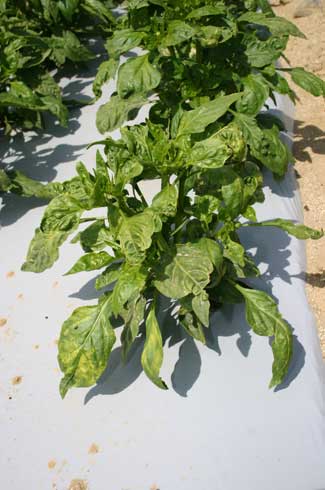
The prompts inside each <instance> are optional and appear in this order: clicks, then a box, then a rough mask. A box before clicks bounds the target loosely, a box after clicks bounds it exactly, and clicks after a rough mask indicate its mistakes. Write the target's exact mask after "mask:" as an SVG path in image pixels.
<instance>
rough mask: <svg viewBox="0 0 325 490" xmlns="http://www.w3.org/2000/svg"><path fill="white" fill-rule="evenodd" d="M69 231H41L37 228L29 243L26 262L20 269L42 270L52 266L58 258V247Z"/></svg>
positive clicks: (29, 270)
mask: <svg viewBox="0 0 325 490" xmlns="http://www.w3.org/2000/svg"><path fill="white" fill-rule="evenodd" d="M68 236H69V233H67V232H62V231H46V232H43V231H42V230H40V229H39V228H37V229H36V230H35V235H34V237H33V239H32V241H31V243H30V245H29V248H28V252H27V257H26V262H24V264H23V265H22V267H21V270H22V271H28V272H43V271H45V270H46V269H49V268H50V267H52V265H53V264H54V262H55V261H56V260H57V259H58V258H59V247H60V245H62V243H63V242H64V241H65V240H66V239H67V238H68Z"/></svg>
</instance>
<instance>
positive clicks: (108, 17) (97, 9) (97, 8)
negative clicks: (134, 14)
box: [80, 0, 116, 24]
mask: <svg viewBox="0 0 325 490" xmlns="http://www.w3.org/2000/svg"><path fill="white" fill-rule="evenodd" d="M80 3H81V6H82V8H83V9H85V10H86V12H88V13H89V14H91V15H95V16H96V17H98V18H99V19H100V20H101V21H102V22H106V23H108V24H115V23H116V20H115V17H114V15H113V13H112V12H111V9H110V8H109V6H108V5H109V4H107V3H106V2H103V1H100V0H83V1H82V2H80Z"/></svg>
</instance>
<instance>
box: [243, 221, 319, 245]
mask: <svg viewBox="0 0 325 490" xmlns="http://www.w3.org/2000/svg"><path fill="white" fill-rule="evenodd" d="M249 226H275V227H277V228H281V229H282V230H284V231H286V232H288V233H289V235H292V236H294V237H296V238H298V239H299V240H307V239H308V238H311V239H312V240H318V239H319V238H322V237H323V236H324V232H323V230H314V229H313V228H309V227H308V226H305V225H301V224H295V223H293V222H292V221H291V220H287V219H282V218H277V219H272V220H269V221H262V222H261V223H249Z"/></svg>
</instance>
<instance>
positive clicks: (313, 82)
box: [288, 68, 325, 97]
mask: <svg viewBox="0 0 325 490" xmlns="http://www.w3.org/2000/svg"><path fill="white" fill-rule="evenodd" d="M288 71H289V73H290V75H291V78H292V81H293V82H295V83H296V84H297V85H299V87H301V88H303V89H304V90H306V91H307V92H309V93H311V94H312V95H314V96H315V97H320V96H323V97H325V82H324V81H323V80H322V79H321V78H319V77H317V76H316V75H314V74H313V73H310V72H308V71H306V70H305V69H304V68H291V69H290V70H288Z"/></svg>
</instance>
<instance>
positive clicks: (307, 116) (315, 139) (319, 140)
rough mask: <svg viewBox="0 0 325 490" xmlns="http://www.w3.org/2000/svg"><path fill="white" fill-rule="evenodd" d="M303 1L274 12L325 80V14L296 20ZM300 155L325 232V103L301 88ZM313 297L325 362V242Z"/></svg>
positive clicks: (292, 47)
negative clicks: (294, 30)
mask: <svg viewBox="0 0 325 490" xmlns="http://www.w3.org/2000/svg"><path fill="white" fill-rule="evenodd" d="M300 3H301V0H292V1H291V2H290V3H288V4H286V5H281V6H279V7H273V8H274V11H275V12H276V14H277V15H281V16H282V17H286V18H287V19H289V20H292V21H293V22H294V23H295V24H296V25H297V26H298V27H299V28H300V30H301V31H302V32H303V33H304V34H305V35H306V37H307V40H304V39H300V38H291V40H290V42H289V44H288V48H287V52H286V56H287V57H288V59H289V61H290V63H291V64H292V66H303V67H304V68H306V69H307V70H309V71H312V72H313V73H315V74H316V75H318V76H319V77H321V78H322V79H323V80H325V9H323V10H321V9H316V10H315V11H314V13H313V14H312V15H309V16H308V17H301V18H294V12H295V10H296V9H297V6H298V5H299V4H300ZM296 93H297V95H298V97H299V99H300V101H299V102H298V103H297V107H296V125H295V141H294V156H295V158H296V170H297V175H298V182H299V186H300V192H301V195H302V201H303V204H304V215H305V224H306V225H308V226H311V227H314V228H325V99H324V98H321V97H317V98H316V97H313V96H311V95H309V94H306V92H304V91H303V90H301V89H299V87H297V89H296ZM307 261H308V265H307V277H306V280H307V294H308V298H309V302H310V304H311V306H312V308H313V310H314V313H315V316H316V319H317V324H318V329H319V336H320V340H321V345H322V351H323V356H324V357H325V238H323V239H321V240H318V241H311V240H310V241H309V242H308V243H307Z"/></svg>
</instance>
